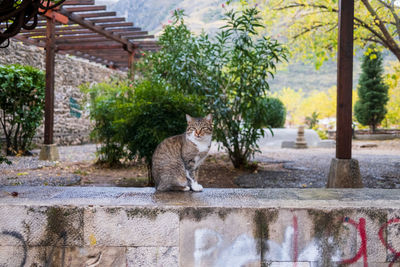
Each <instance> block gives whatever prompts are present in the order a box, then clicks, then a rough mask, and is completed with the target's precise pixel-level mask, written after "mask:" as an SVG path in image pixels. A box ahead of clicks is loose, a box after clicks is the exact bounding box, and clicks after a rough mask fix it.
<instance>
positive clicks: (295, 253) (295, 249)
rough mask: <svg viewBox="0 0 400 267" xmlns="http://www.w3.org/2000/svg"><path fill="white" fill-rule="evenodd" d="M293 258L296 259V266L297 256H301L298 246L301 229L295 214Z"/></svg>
mask: <svg viewBox="0 0 400 267" xmlns="http://www.w3.org/2000/svg"><path fill="white" fill-rule="evenodd" d="M293 230H294V231H293V232H294V233H293V259H294V267H296V266H297V264H296V262H297V258H298V256H299V246H298V240H299V229H298V224H297V217H296V216H293Z"/></svg>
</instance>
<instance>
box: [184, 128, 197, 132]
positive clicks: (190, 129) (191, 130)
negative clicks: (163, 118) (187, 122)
mask: <svg viewBox="0 0 400 267" xmlns="http://www.w3.org/2000/svg"><path fill="white" fill-rule="evenodd" d="M194 130H196V129H195V128H194V127H188V128H187V130H186V131H187V132H193V131H194Z"/></svg>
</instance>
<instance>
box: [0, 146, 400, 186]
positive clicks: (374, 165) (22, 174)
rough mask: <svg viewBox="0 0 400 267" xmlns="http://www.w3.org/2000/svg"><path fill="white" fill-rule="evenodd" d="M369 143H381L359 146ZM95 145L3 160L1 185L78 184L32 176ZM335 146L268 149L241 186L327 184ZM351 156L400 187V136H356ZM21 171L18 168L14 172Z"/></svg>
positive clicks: (370, 180)
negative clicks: (56, 156) (53, 157)
mask: <svg viewBox="0 0 400 267" xmlns="http://www.w3.org/2000/svg"><path fill="white" fill-rule="evenodd" d="M365 144H369V145H371V144H373V145H376V146H377V147H367V148H361V146H363V145H365ZM95 151H96V146H95V145H82V146H68V147H59V152H60V157H61V158H60V161H58V162H50V161H40V160H39V159H38V156H37V154H38V153H39V151H38V150H35V151H33V153H34V154H35V155H34V156H32V157H11V158H10V160H11V161H12V162H13V164H12V165H6V164H0V171H1V173H0V185H77V184H79V182H80V180H81V176H80V175H79V174H76V173H69V174H65V173H62V174H61V175H60V174H57V173H51V174H45V175H42V174H41V175H37V176H32V175H31V174H30V170H38V169H42V168H43V169H46V167H49V166H58V165H60V166H66V165H67V166H68V164H69V165H71V164H75V163H82V162H83V163H91V162H94V160H95V158H96V157H95ZM334 157H335V150H334V149H316V148H311V149H303V150H296V149H265V150H263V151H262V154H258V155H256V157H255V160H256V161H258V162H259V168H258V170H257V171H255V172H254V173H252V174H244V175H241V176H239V177H238V178H237V179H236V180H235V182H236V184H238V185H239V186H240V187H288V188H289V187H296V188H299V187H300V188H301V187H325V186H326V183H327V176H328V171H329V166H330V162H331V160H332V158H334ZM353 158H355V159H357V160H358V161H359V164H360V171H361V175H362V177H363V183H364V186H365V187H369V188H400V140H399V139H398V140H392V141H371V142H365V141H364V142H360V141H355V142H353ZM16 171H17V172H16Z"/></svg>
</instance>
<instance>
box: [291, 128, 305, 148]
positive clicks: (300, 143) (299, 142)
mask: <svg viewBox="0 0 400 267" xmlns="http://www.w3.org/2000/svg"><path fill="white" fill-rule="evenodd" d="M294 147H295V148H307V147H308V146H307V142H306V139H305V138H304V126H299V129H298V131H297V138H296V143H295V146H294Z"/></svg>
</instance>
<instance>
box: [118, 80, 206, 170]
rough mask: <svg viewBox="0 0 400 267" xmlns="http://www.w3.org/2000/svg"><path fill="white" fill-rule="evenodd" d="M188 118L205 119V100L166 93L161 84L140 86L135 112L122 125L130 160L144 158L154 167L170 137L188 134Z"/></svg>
mask: <svg viewBox="0 0 400 267" xmlns="http://www.w3.org/2000/svg"><path fill="white" fill-rule="evenodd" d="M185 114H190V115H191V116H194V117H200V116H202V115H203V114H202V98H199V97H197V96H193V95H184V94H183V93H180V92H177V91H173V90H166V89H165V85H163V84H160V83H154V82H150V81H143V82H141V83H139V84H138V85H137V86H136V87H135V93H134V95H133V101H132V107H131V110H130V112H129V113H128V114H127V117H126V120H124V121H123V122H122V123H123V125H124V126H125V127H126V131H125V136H124V143H126V144H127V149H128V151H129V157H130V158H135V157H139V158H143V159H145V160H146V163H147V165H148V166H149V167H150V166H151V159H152V155H153V153H154V151H155V149H156V147H157V145H158V144H159V143H161V141H162V140H164V139H165V138H167V137H170V136H174V135H177V134H182V133H183V132H185V129H186V126H187V125H186V117H185Z"/></svg>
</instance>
